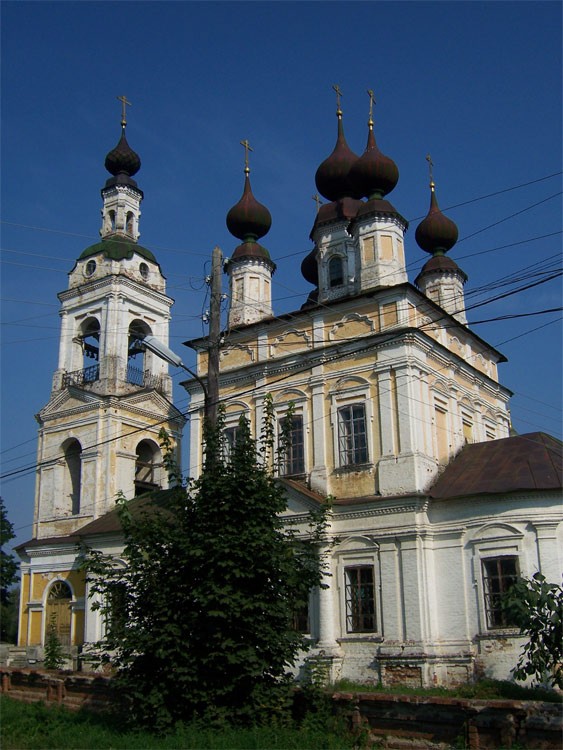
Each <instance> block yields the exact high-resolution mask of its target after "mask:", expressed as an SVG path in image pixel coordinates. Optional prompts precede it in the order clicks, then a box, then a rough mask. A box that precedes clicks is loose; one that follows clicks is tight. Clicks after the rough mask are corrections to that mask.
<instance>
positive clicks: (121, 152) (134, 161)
mask: <svg viewBox="0 0 563 750" xmlns="http://www.w3.org/2000/svg"><path fill="white" fill-rule="evenodd" d="M105 167H106V169H107V171H108V172H109V173H110V174H112V175H113V176H114V177H117V175H119V174H126V175H128V176H129V177H132V176H133V175H134V174H137V172H138V171H139V169H140V168H141V159H140V158H139V155H138V154H136V153H135V152H134V151H133V149H132V148H131V146H130V145H129V144H128V143H127V138H126V137H125V126H124V125H122V127H121V138H120V139H119V143H118V144H117V146H116V147H115V148H114V149H112V150H111V151H110V152H109V154H108V155H107V156H106V161H105Z"/></svg>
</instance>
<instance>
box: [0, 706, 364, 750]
mask: <svg viewBox="0 0 563 750" xmlns="http://www.w3.org/2000/svg"><path fill="white" fill-rule="evenodd" d="M0 710H1V719H2V724H1V739H2V743H1V744H2V749H3V750H67V748H68V749H69V750H286V749H287V750H319V748H323V750H352V748H353V747H354V738H353V737H352V736H351V735H350V736H345V735H344V734H337V733H333V732H330V731H329V730H328V729H321V728H315V727H311V728H309V729H307V728H302V729H295V728H286V727H278V726H271V727H255V728H252V729H225V730H222V731H219V730H211V729H208V730H206V729H201V728H198V727H190V726H184V727H182V728H181V729H179V730H178V731H177V732H176V733H175V734H170V735H167V736H166V737H156V736H154V735H151V734H147V733H145V732H131V731H121V730H120V728H119V726H118V725H117V723H116V721H115V720H114V719H112V718H111V717H108V716H107V715H98V714H95V713H92V712H87V711H79V712H73V711H69V710H68V709H65V708H60V707H58V706H46V705H44V704H43V703H33V704H29V703H21V702H20V701H16V700H14V699H11V698H8V697H6V696H1V697H0Z"/></svg>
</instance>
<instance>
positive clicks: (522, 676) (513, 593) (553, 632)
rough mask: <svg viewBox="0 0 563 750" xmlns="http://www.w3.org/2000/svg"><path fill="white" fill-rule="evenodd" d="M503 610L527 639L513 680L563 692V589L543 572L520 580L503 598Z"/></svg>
mask: <svg viewBox="0 0 563 750" xmlns="http://www.w3.org/2000/svg"><path fill="white" fill-rule="evenodd" d="M503 607H504V609H505V611H506V612H507V615H508V617H509V619H510V622H513V623H514V624H515V625H517V626H518V627H519V628H520V632H521V633H522V634H523V635H525V636H526V638H527V642H526V644H525V645H524V649H523V651H522V654H521V656H520V659H519V660H518V664H517V665H516V667H515V668H514V669H513V670H512V674H513V675H514V677H515V678H516V679H517V680H526V679H528V678H529V677H533V678H535V679H536V680H537V681H538V682H540V683H543V684H549V685H553V686H554V687H558V688H561V689H563V588H562V587H561V586H559V585H558V584H556V583H548V582H547V581H546V579H545V576H543V575H542V574H541V573H536V574H535V575H534V576H532V578H531V579H526V578H519V579H518V581H517V582H516V583H515V584H514V585H513V586H511V587H510V589H509V590H508V591H507V593H506V594H505V595H504V599H503Z"/></svg>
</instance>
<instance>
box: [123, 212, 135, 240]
mask: <svg viewBox="0 0 563 750" xmlns="http://www.w3.org/2000/svg"><path fill="white" fill-rule="evenodd" d="M133 219H134V216H133V212H132V211H128V212H127V218H126V221H125V231H126V232H127V233H128V234H133Z"/></svg>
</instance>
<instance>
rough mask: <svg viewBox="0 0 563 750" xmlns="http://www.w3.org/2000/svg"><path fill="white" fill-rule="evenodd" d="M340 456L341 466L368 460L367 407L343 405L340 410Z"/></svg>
mask: <svg viewBox="0 0 563 750" xmlns="http://www.w3.org/2000/svg"><path fill="white" fill-rule="evenodd" d="M338 457H339V461H340V466H354V465H355V464H365V463H367V462H368V441H367V425H366V407H365V406H364V404H351V405H350V406H342V407H340V409H339V410H338Z"/></svg>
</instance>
